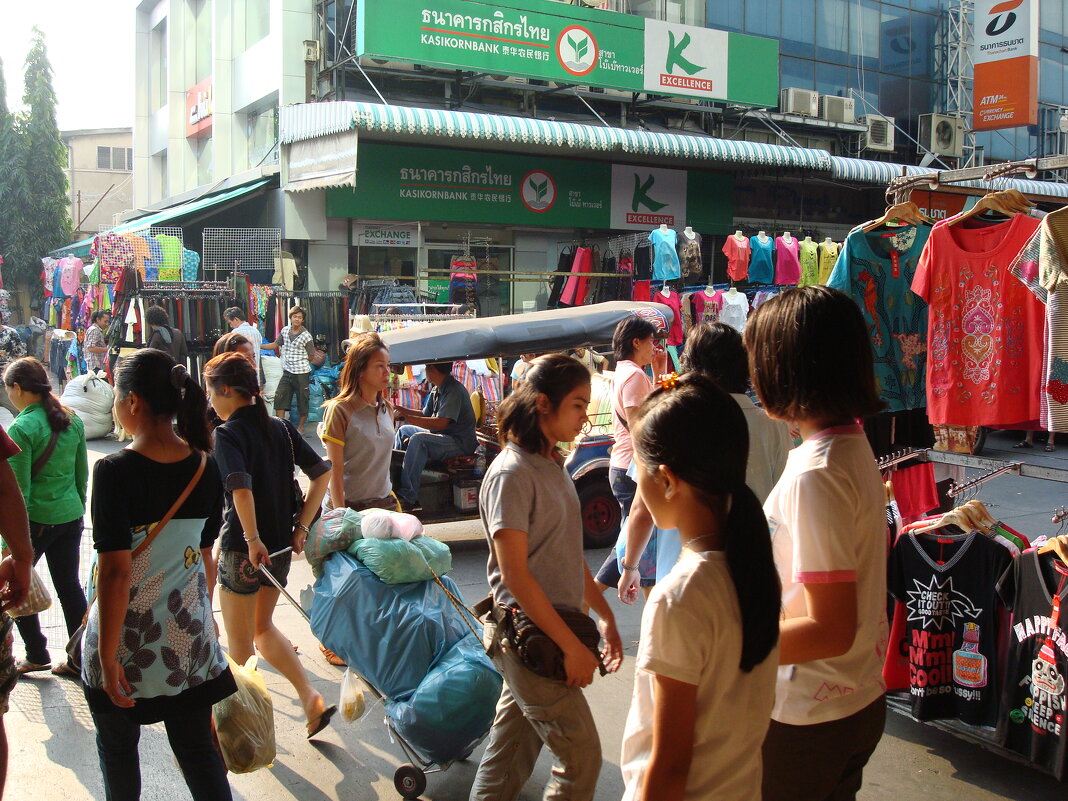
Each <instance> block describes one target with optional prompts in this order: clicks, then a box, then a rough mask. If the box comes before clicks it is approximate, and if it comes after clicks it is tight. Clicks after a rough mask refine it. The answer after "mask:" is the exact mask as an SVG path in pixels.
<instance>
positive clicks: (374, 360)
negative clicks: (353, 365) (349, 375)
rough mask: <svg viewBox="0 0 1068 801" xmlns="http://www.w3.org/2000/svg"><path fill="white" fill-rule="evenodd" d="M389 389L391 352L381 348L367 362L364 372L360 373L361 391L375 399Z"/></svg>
mask: <svg viewBox="0 0 1068 801" xmlns="http://www.w3.org/2000/svg"><path fill="white" fill-rule="evenodd" d="M388 388H389V351H388V350H386V349H385V348H379V349H378V351H377V352H376V353H375V355H374V356H372V357H371V358H370V359H368V360H367V364H366V365H365V366H364V368H363V371H362V372H361V373H360V390H361V393H362V394H363V395H364V396H366V397H373V396H374V395H376V394H378V393H379V392H385V391H386V390H387V389H388Z"/></svg>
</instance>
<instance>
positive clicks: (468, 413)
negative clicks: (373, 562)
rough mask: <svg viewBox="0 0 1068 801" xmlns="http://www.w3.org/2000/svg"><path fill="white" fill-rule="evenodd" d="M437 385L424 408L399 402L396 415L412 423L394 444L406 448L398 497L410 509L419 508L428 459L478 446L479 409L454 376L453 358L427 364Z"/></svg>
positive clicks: (465, 453)
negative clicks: (414, 407) (476, 435)
mask: <svg viewBox="0 0 1068 801" xmlns="http://www.w3.org/2000/svg"><path fill="white" fill-rule="evenodd" d="M426 377H427V380H428V381H429V382H430V383H431V384H432V385H433V386H434V389H433V390H432V391H431V392H430V394H429V395H428V396H427V398H426V401H425V402H424V403H423V410H422V412H419V411H416V410H414V409H405V408H403V407H400V406H398V407H397V409H396V415H395V416H396V418H397V419H398V420H404V421H405V422H406V423H408V424H409V425H403V426H401V427H400V428H399V429H397V437H396V441H395V444H394V448H396V449H397V450H403V451H404V464H403V465H402V466H401V480H400V487H398V488H397V497H399V498H400V502H401V506H402V508H403V509H404V511H406V512H414V511H418V510H419V508H420V507H419V482H420V479H421V478H422V475H423V467H425V466H426V463H427V461H431V460H432V461H436V462H437V461H442V460H444V459H453V458H455V457H457V456H469V455H471V454H473V453H474V452H475V448H477V447H478V440H477V439H476V438H475V411H474V409H473V408H472V407H471V397H470V396H469V395H468V394H467V390H466V389H465V388H464V385H463V384H461V383H460V382H459V381H457V380H456V379H455V378H453V377H452V362H437V363H435V364H428V365H427V366H426Z"/></svg>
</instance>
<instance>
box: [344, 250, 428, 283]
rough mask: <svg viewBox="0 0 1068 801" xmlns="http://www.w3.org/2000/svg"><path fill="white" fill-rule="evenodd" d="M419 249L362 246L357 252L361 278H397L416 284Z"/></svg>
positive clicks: (357, 266) (400, 280)
mask: <svg viewBox="0 0 1068 801" xmlns="http://www.w3.org/2000/svg"><path fill="white" fill-rule="evenodd" d="M417 262H418V250H417V249H416V248H393V247H374V246H367V245H364V246H361V247H359V248H358V249H357V252H356V269H357V270H358V273H357V274H358V275H359V276H360V277H361V278H366V279H369V280H379V279H383V278H396V279H398V280H399V282H400V283H401V284H405V285H407V286H414V285H415V278H416V264H417Z"/></svg>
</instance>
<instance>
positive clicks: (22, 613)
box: [7, 430, 59, 617]
mask: <svg viewBox="0 0 1068 801" xmlns="http://www.w3.org/2000/svg"><path fill="white" fill-rule="evenodd" d="M58 441H59V432H58V431H55V430H53V431H52V437H51V439H49V440H48V446H47V447H46V448H45V449H44V450H43V451H42V452H41V455H40V456H38V457H37V458H36V459H34V460H33V464H32V465H31V466H30V481H31V482H32V481H33V480H34V479H35V478H37V474H38V473H40V472H41V468H43V467H44V466H45V465H46V464H48V460H49V459H51V458H52V454H53V453H54V452H55V450H56V443H57V442H58ZM42 528H43V526H42ZM51 607H52V596H51V595H49V593H48V587H47V586H45V583H44V580H43V579H42V578H41V576H40V575H39V574H38V573H37V568H35V567H31V568H30V589H29V591H28V592H27V593H26V600H24V601H23V602H22V603H20V604H19V605H18V606H16V607H13V608H12V609H8V610H7V613H8V615H9V616H11V617H27V616H28V615H38V614H40V613H41V612H43V611H45V610H46V609H50V608H51Z"/></svg>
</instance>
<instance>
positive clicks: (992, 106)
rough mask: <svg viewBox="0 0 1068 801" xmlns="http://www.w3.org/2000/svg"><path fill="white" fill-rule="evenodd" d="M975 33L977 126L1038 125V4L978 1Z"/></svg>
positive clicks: (1032, 0) (979, 128)
mask: <svg viewBox="0 0 1068 801" xmlns="http://www.w3.org/2000/svg"><path fill="white" fill-rule="evenodd" d="M1049 2H1063V0H1049ZM974 30H975V33H974V38H975V45H974V51H973V53H972V61H973V63H974V64H975V78H974V82H973V86H974V96H973V98H972V107H973V108H974V111H973V113H972V126H973V127H974V129H975V130H977V131H993V130H997V129H999V128H1018V127H1020V126H1023V125H1037V124H1038V0H976V2H975V28H974Z"/></svg>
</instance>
